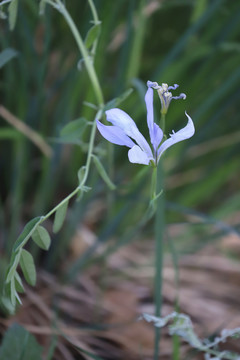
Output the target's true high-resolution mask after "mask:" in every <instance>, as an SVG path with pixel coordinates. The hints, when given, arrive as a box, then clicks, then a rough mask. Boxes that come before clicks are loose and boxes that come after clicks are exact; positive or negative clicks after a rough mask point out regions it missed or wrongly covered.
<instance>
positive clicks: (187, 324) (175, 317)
mask: <svg viewBox="0 0 240 360" xmlns="http://www.w3.org/2000/svg"><path fill="white" fill-rule="evenodd" d="M142 318H143V319H144V320H146V321H147V322H153V323H154V325H155V326H156V327H160V328H162V327H164V326H166V325H168V331H169V335H171V336H173V335H178V336H179V337H181V338H182V339H183V340H185V341H186V342H188V344H189V345H190V346H191V347H193V348H195V349H197V350H199V351H202V352H204V353H205V354H204V356H205V359H206V360H219V359H228V360H240V354H236V353H233V352H230V351H218V350H216V347H217V345H219V344H220V343H224V342H225V341H226V340H227V339H228V338H240V327H238V328H235V329H231V330H229V329H224V330H222V332H221V334H220V336H219V337H216V338H215V339H214V340H213V341H211V342H210V341H209V340H207V339H204V340H201V339H199V337H198V336H197V335H196V334H195V332H194V329H193V325H192V321H191V319H190V317H189V316H187V315H185V314H179V313H177V312H173V313H171V314H169V315H167V316H165V317H163V318H160V317H156V316H152V315H149V314H143V315H142ZM171 320H172V323H171V324H168V323H169V322H170V321H171Z"/></svg>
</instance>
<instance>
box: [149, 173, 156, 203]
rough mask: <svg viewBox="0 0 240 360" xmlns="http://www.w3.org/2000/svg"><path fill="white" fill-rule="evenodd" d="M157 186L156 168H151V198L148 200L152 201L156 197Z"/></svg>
mask: <svg viewBox="0 0 240 360" xmlns="http://www.w3.org/2000/svg"><path fill="white" fill-rule="evenodd" d="M156 186H157V167H154V168H153V172H152V185H151V196H150V199H151V200H153V199H154V198H155V196H156V190H157V188H156Z"/></svg>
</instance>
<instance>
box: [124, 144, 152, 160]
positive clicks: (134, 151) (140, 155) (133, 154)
mask: <svg viewBox="0 0 240 360" xmlns="http://www.w3.org/2000/svg"><path fill="white" fill-rule="evenodd" d="M128 159H129V161H130V162H131V163H134V164H143V165H148V164H149V162H150V159H149V158H148V156H147V154H146V153H145V152H144V151H142V150H141V148H140V147H139V146H137V145H134V146H133V147H132V148H131V149H130V150H129V151H128Z"/></svg>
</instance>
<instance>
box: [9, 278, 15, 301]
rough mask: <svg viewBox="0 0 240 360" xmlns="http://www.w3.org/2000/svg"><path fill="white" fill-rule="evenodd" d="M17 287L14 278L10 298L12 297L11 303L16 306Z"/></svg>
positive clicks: (11, 283)
mask: <svg viewBox="0 0 240 360" xmlns="http://www.w3.org/2000/svg"><path fill="white" fill-rule="evenodd" d="M15 293H16V289H15V280H14V279H12V280H11V282H10V299H11V303H12V305H13V307H14V308H15V307H16V296H15Z"/></svg>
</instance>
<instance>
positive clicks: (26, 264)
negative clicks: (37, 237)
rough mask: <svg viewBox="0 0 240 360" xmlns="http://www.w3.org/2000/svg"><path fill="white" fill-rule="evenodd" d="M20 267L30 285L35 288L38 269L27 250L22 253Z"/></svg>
mask: <svg viewBox="0 0 240 360" xmlns="http://www.w3.org/2000/svg"><path fill="white" fill-rule="evenodd" d="M20 265H21V268H22V271H23V275H24V277H25V280H26V281H27V283H28V284H29V285H32V286H34V285H35V284H36V269H35V265H34V260H33V257H32V255H31V254H30V252H28V251H27V250H25V249H23V250H22V252H21V258H20Z"/></svg>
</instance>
